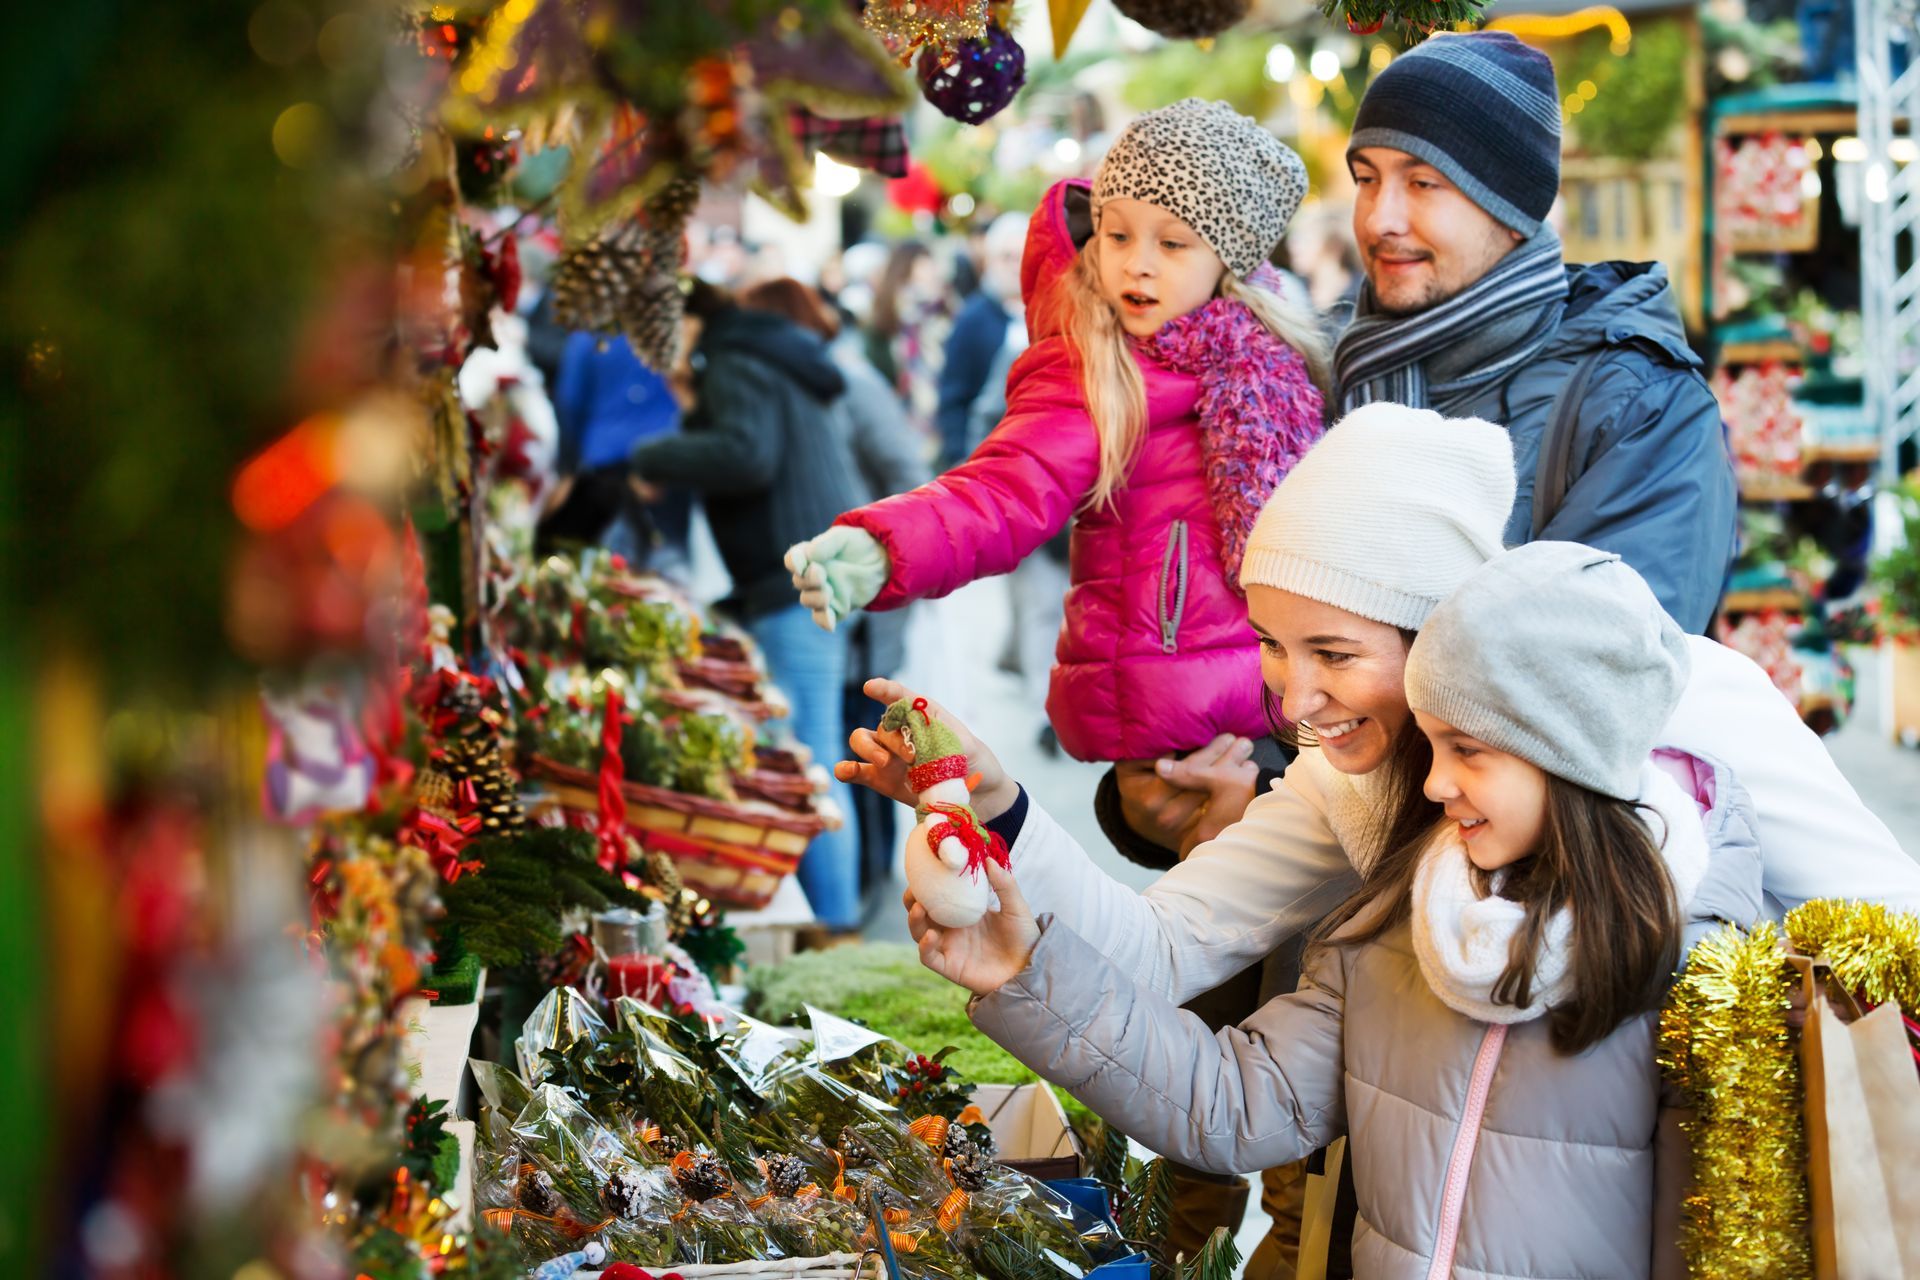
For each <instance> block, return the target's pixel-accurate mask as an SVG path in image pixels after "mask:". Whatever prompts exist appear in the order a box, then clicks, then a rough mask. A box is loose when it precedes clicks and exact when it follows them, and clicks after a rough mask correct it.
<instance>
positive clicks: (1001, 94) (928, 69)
mask: <svg viewBox="0 0 1920 1280" xmlns="http://www.w3.org/2000/svg"><path fill="white" fill-rule="evenodd" d="M919 72H920V91H921V92H922V93H923V94H924V95H926V99H927V101H928V102H931V103H932V104H933V105H934V106H936V107H938V108H940V112H941V114H942V115H945V116H950V117H951V118H953V119H955V120H958V121H959V122H960V123H962V124H979V123H980V122H981V121H982V120H986V119H989V118H990V117H992V116H995V115H997V114H999V112H1000V111H1001V110H1002V109H1003V108H1005V107H1006V105H1007V104H1008V103H1009V102H1012V101H1013V96H1014V95H1015V94H1016V93H1019V92H1020V87H1021V86H1022V85H1024V84H1026V82H1027V54H1026V50H1024V49H1022V48H1021V47H1020V43H1019V41H1017V40H1015V39H1014V38H1013V34H1012V32H1010V31H1008V30H1007V29H1006V27H1005V26H1004V25H1002V24H1001V23H1000V22H993V23H990V24H989V25H988V26H987V33H986V35H985V36H983V37H982V38H980V39H978V40H962V41H960V42H959V43H958V44H956V45H954V46H952V47H951V48H941V47H938V46H935V45H931V44H929V45H927V46H926V47H925V48H923V49H922V50H921V51H920V68H919Z"/></svg>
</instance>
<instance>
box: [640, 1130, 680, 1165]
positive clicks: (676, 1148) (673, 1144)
mask: <svg viewBox="0 0 1920 1280" xmlns="http://www.w3.org/2000/svg"><path fill="white" fill-rule="evenodd" d="M647 1149H648V1150H650V1151H652V1152H653V1154H655V1155H657V1156H659V1157H660V1158H661V1159H662V1160H671V1159H673V1158H674V1157H675V1156H677V1155H679V1154H680V1152H681V1150H682V1145H681V1142H680V1139H678V1138H676V1137H674V1136H673V1135H672V1134H670V1133H663V1134H661V1135H660V1136H659V1137H657V1138H655V1139H654V1140H653V1141H652V1142H649V1143H648V1144H647Z"/></svg>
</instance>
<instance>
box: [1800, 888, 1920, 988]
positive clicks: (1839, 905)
mask: <svg viewBox="0 0 1920 1280" xmlns="http://www.w3.org/2000/svg"><path fill="white" fill-rule="evenodd" d="M1786 925H1787V937H1788V938H1790V939H1792V941H1793V949H1794V950H1795V951H1798V952H1799V953H1800V954H1801V955H1803V956H1825V957H1826V959H1827V963H1828V964H1829V965H1831V966H1832V967H1833V976H1834V977H1836V978H1838V979H1839V980H1840V982H1841V985H1843V986H1845V987H1846V988H1847V990H1849V991H1854V992H1858V993H1860V994H1862V995H1864V996H1866V998H1867V1000H1868V1001H1869V1002H1871V1003H1872V1004H1876V1005H1880V1004H1885V1003H1886V1002H1887V1001H1889V1000H1891V1001H1893V1002H1894V1003H1896V1004H1898V1005H1899V1006H1900V1007H1901V1009H1903V1010H1904V1011H1905V1012H1906V1013H1907V1014H1908V1015H1909V1016H1920V918H1916V917H1914V916H1911V915H1908V914H1906V913H1905V912H1901V911H1889V910H1888V909H1887V908H1885V907H1883V906H1881V905H1880V904H1879V903H1877V902H1838V901H1835V900H1834V899H1831V898H1822V899H1820V900H1819V901H1816V902H1808V903H1804V904H1802V905H1800V906H1798V907H1795V908H1794V909H1793V910H1792V911H1790V912H1788V913H1787V921H1786Z"/></svg>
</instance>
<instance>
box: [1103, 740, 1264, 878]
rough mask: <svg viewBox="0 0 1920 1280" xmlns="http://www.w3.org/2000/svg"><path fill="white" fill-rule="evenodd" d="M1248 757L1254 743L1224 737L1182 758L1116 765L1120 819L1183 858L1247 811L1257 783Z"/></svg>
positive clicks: (1257, 773)
mask: <svg viewBox="0 0 1920 1280" xmlns="http://www.w3.org/2000/svg"><path fill="white" fill-rule="evenodd" d="M1252 757H1253V743H1252V742H1250V741H1249V740H1248V739H1246V738H1241V737H1236V736H1235V735H1233V734H1231V733H1223V734H1221V735H1220V736H1219V737H1217V738H1215V739H1214V740H1213V741H1212V742H1209V743H1208V744H1207V745H1206V746H1204V747H1201V748H1200V749H1199V750H1198V751H1195V752H1193V753H1192V754H1191V755H1188V756H1187V757H1185V758H1184V759H1180V760H1175V759H1173V758H1172V757H1170V756H1162V757H1161V758H1160V759H1158V760H1122V761H1120V762H1119V763H1118V764H1116V765H1114V780H1115V781H1116V782H1117V783H1118V785H1119V790H1120V816H1121V817H1122V818H1123V819H1125V821H1126V824H1127V826H1128V827H1130V828H1132V830H1133V831H1134V833H1135V834H1136V835H1140V836H1144V837H1146V838H1147V839H1149V840H1151V841H1153V842H1154V843H1155V844H1158V845H1160V846H1162V847H1163V848H1167V849H1173V850H1176V851H1178V852H1179V854H1180V856H1181V857H1182V858H1184V857H1186V856H1187V854H1189V853H1191V852H1192V851H1193V849H1194V847H1195V846H1196V845H1198V844H1200V843H1201V842H1202V841H1204V840H1211V839H1212V838H1213V837H1214V836H1216V835H1218V834H1220V832H1222V831H1224V830H1226V828H1227V827H1229V826H1231V825H1232V824H1233V823H1235V822H1238V821H1239V820H1240V815H1241V814H1243V813H1245V812H1246V808H1247V805H1248V804H1249V803H1251V802H1252V800H1253V792H1254V788H1255V787H1256V786H1257V785H1258V783H1259V779H1260V768H1259V766H1258V765H1256V764H1254V763H1253V758H1252Z"/></svg>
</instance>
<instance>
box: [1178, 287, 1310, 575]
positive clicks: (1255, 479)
mask: <svg viewBox="0 0 1920 1280" xmlns="http://www.w3.org/2000/svg"><path fill="white" fill-rule="evenodd" d="M1250 283H1252V284H1255V285H1258V286H1260V287H1262V288H1265V289H1267V290H1269V291H1271V292H1275V293H1277V292H1279V288H1280V275H1279V273H1278V272H1276V271H1274V270H1273V268H1271V267H1265V266H1263V267H1261V268H1259V269H1258V270H1256V271H1255V272H1254V273H1253V276H1252V279H1251V281H1250ZM1144 345H1145V349H1146V351H1147V353H1148V354H1149V355H1151V356H1152V357H1153V358H1154V359H1155V360H1158V361H1159V362H1160V363H1161V364H1164V365H1166V366H1167V367H1168V368H1170V369H1173V370H1175V371H1177V372H1179V373H1185V374H1188V375H1191V376H1192V377H1195V378H1197V379H1198V380H1199V382H1200V398H1199V400H1198V402H1197V403H1196V405H1195V410H1196V412H1197V413H1198V414H1199V417H1200V441H1201V448H1202V450H1203V451H1204V453H1205V456H1206V465H1207V502H1208V505H1210V506H1211V507H1212V508H1213V518H1214V521H1215V522H1216V523H1217V524H1218V525H1219V526H1220V552H1221V561H1222V563H1223V565H1224V567H1225V569H1226V573H1227V582H1228V584H1229V585H1230V586H1232V588H1233V589H1234V590H1235V591H1236V592H1238V591H1240V557H1241V556H1242V555H1243V554H1244V553H1245V551H1246V549H1247V535H1248V534H1249V533H1250V532H1252V530H1253V522H1254V519H1255V517H1257V516H1258V515H1259V514H1260V508H1261V507H1263V506H1265V505H1266V502H1267V499H1268V498H1270V497H1272V496H1273V490H1274V488H1275V486H1277V485H1278V484H1279V483H1280V481H1281V479H1282V477H1284V476H1285V475H1286V474H1287V472H1288V471H1290V470H1292V469H1293V464H1294V463H1296V462H1298V461H1299V460H1300V458H1301V455H1303V454H1305V453H1306V451H1307V450H1308V449H1309V448H1311V447H1312V445H1313V442H1314V441H1316V440H1318V439H1319V438H1320V437H1321V435H1322V434H1323V433H1324V432H1325V431H1326V406H1325V403H1324V401H1323V399H1322V397H1321V395H1320V391H1319V389H1318V388H1317V387H1315V386H1314V385H1313V378H1312V377H1311V376H1310V375H1309V374H1308V372H1307V362H1306V361H1305V360H1304V359H1302V358H1301V355H1300V353H1299V352H1297V351H1295V350H1294V349H1293V348H1292V347H1290V346H1288V345H1287V344H1286V343H1284V342H1282V341H1280V339H1278V338H1276V337H1274V336H1273V334H1272V333H1270V332H1268V330H1267V328H1266V326H1265V325H1263V324H1261V323H1260V322H1259V321H1258V320H1257V319H1255V318H1254V315H1253V313H1252V312H1251V311H1249V310H1248V309H1247V308H1246V306H1245V305H1243V304H1241V303H1238V302H1234V301H1232V300H1230V299H1227V298H1215V299H1213V301H1211V302H1209V303H1207V304H1206V305H1205V306H1203V307H1200V308H1198V309H1196V310H1194V311H1189V312H1188V313H1187V314H1186V315H1184V316H1181V317H1180V318H1179V319H1178V320H1172V321H1169V322H1168V323H1166V324H1164V325H1162V326H1161V327H1160V330H1159V332H1157V333H1155V334H1154V335H1153V336H1152V337H1151V338H1149V339H1147V340H1146V342H1145V344H1144ZM1242 594H1244V593H1242Z"/></svg>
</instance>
